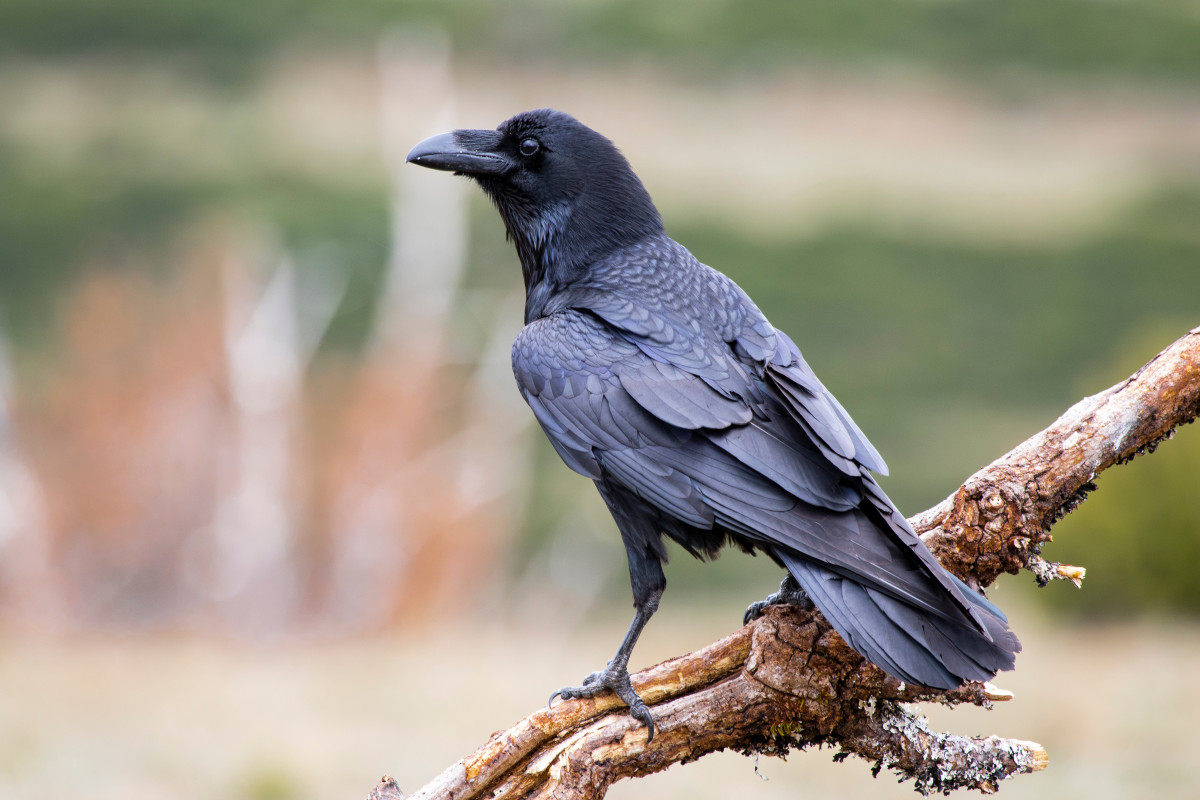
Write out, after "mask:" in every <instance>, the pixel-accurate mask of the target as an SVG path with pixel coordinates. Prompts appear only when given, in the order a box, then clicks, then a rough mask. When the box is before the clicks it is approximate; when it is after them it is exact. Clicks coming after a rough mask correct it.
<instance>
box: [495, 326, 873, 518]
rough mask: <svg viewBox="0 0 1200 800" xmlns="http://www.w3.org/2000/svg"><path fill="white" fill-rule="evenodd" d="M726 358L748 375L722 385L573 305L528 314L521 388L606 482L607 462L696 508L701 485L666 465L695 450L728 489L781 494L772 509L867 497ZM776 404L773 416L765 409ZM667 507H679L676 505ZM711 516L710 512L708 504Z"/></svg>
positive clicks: (571, 453)
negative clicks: (721, 470)
mask: <svg viewBox="0 0 1200 800" xmlns="http://www.w3.org/2000/svg"><path fill="white" fill-rule="evenodd" d="M726 350H727V352H728V348H726ZM727 361H728V363H727V364H726V365H724V366H723V367H722V370H723V371H724V372H726V373H730V374H732V373H737V374H738V375H739V376H740V377H739V378H737V380H736V381H734V380H732V379H730V380H727V381H725V383H724V384H723V385H714V383H716V381H715V380H708V381H706V380H704V379H703V378H701V377H698V376H697V375H695V374H694V373H693V372H691V371H688V370H686V369H684V368H683V367H680V366H677V365H675V364H672V363H668V362H666V361H665V360H660V359H658V358H654V357H652V356H651V355H650V354H648V353H647V352H646V350H645V349H644V348H643V347H639V346H638V345H637V344H636V343H635V342H634V341H631V339H630V337H628V336H627V335H625V332H621V331H618V330H615V329H613V328H612V327H611V326H610V325H608V324H607V323H606V322H605V321H603V320H602V319H599V318H597V317H596V316H593V315H592V314H589V313H585V312H580V311H573V310H572V311H565V312H561V313H558V314H554V315H552V316H550V317H545V318H542V319H540V320H537V321H535V322H533V323H531V324H530V325H528V326H526V328H525V329H524V330H523V331H522V332H521V334H520V335H519V336H518V337H517V340H516V342H515V343H514V345H513V371H514V374H515V375H516V378H517V383H518V385H519V386H520V388H521V393H522V394H523V395H524V397H525V399H526V401H527V402H528V403H529V405H530V407H531V408H532V409H533V412H534V415H535V416H536V417H537V419H538V421H539V422H540V423H541V425H542V427H543V429H544V430H545V431H546V434H547V436H548V437H549V438H550V441H551V443H552V444H553V445H554V447H555V449H556V450H557V451H558V453H559V455H560V456H562V458H563V460H564V461H565V462H566V463H567V465H568V466H570V467H571V468H572V469H574V470H575V471H576V472H579V473H581V474H583V475H586V476H588V477H590V478H593V479H598V478H600V477H601V475H602V472H603V471H604V470H605V469H607V470H608V471H609V472H612V473H614V474H619V475H620V476H621V479H622V481H623V482H625V483H627V484H628V485H627V488H629V489H631V490H633V491H635V492H637V493H638V494H640V495H642V496H647V497H648V496H650V495H654V494H656V493H658V492H660V491H661V490H660V488H659V486H658V484H660V483H666V484H672V483H674V484H678V488H679V490H680V492H682V493H684V494H686V495H688V496H689V497H690V498H691V500H690V501H689V503H690V504H691V505H694V504H695V502H697V499H698V498H699V495H698V493H697V492H698V490H697V488H696V485H695V482H694V481H692V480H690V479H688V480H685V476H686V474H687V472H686V470H684V471H680V470H679V469H678V465H671V464H670V463H669V462H671V461H672V460H673V459H674V455H672V453H675V454H676V455H679V456H681V457H684V456H683V454H685V453H686V454H688V455H687V456H686V457H691V458H696V459H705V458H707V459H709V460H714V459H715V461H714V465H715V464H720V463H722V462H725V463H727V468H726V474H725V476H724V477H725V479H726V480H727V481H728V482H729V486H731V487H737V488H738V489H740V490H742V491H744V492H745V493H746V495H745V496H746V497H751V496H754V495H761V494H762V493H763V492H764V491H765V492H767V493H769V494H771V495H773V496H777V499H775V500H774V501H772V503H771V504H772V505H774V506H780V505H784V506H786V507H789V508H790V507H791V506H792V505H794V504H795V502H796V500H797V499H799V500H802V501H804V502H805V503H808V504H811V505H813V506H817V507H823V508H831V509H836V510H846V509H849V508H853V507H854V506H855V505H857V504H858V503H859V502H861V500H862V493H861V491H860V490H859V489H858V488H856V487H855V486H853V485H852V484H850V483H848V482H847V481H845V480H844V478H845V476H844V475H843V474H842V473H840V472H838V471H837V470H836V469H834V468H833V467H832V466H831V465H830V463H829V462H828V460H827V459H825V458H824V457H823V456H822V455H821V453H820V451H819V450H818V449H817V448H816V447H815V446H813V445H811V444H810V443H808V442H807V439H806V437H805V435H804V433H803V431H801V430H800V429H799V428H798V427H797V426H796V425H795V424H793V423H791V422H790V421H789V419H788V415H787V413H786V412H785V411H784V409H783V408H782V406H780V405H779V404H778V403H774V404H773V405H771V406H768V398H766V397H765V396H762V397H756V399H754V400H753V401H751V400H748V399H747V396H748V395H758V394H760V393H761V389H760V388H758V386H757V382H756V381H754V380H753V379H752V377H751V376H750V375H748V374H747V373H746V371H745V369H744V368H743V367H742V366H741V365H740V364H738V363H737V361H736V360H735V359H733V358H732V355H729V356H727ZM711 374H712V373H711V372H710V375H711ZM731 386H732V387H733V388H730V387H731ZM768 408H769V409H770V413H772V414H773V415H774V416H775V417H777V419H776V420H774V421H773V420H771V419H768V418H766V417H765V416H764V415H765V414H767V413H768ZM702 443H703V447H702V446H701V445H702ZM701 450H703V453H701ZM675 451H678V452H677V453H676V452H675ZM686 457H685V460H686ZM714 477H715V476H714ZM720 482H721V481H720V479H717V483H718V484H719V483H720ZM759 484H762V488H759V486H758V485H759ZM685 487H690V488H687V490H686V492H685V491H684V489H685ZM681 497H682V495H681ZM659 499H660V500H661V499H662V498H659ZM676 499H678V498H676ZM663 510H669V511H670V512H671V513H676V514H678V513H679V512H680V511H681V509H680V506H679V503H678V502H672V503H671V504H670V508H669V509H668V508H664V509H663ZM690 516H691V517H692V518H691V519H688V520H687V521H689V522H691V523H692V524H695V522H694V517H695V515H690ZM704 516H705V517H706V522H708V521H710V520H711V514H710V513H708V512H706V513H705V515H704ZM681 518H682V517H681ZM707 526H708V525H705V527H707Z"/></svg>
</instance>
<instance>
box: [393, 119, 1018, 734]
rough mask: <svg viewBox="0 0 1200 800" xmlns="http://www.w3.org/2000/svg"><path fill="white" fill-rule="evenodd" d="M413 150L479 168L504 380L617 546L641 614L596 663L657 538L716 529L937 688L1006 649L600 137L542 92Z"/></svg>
mask: <svg viewBox="0 0 1200 800" xmlns="http://www.w3.org/2000/svg"><path fill="white" fill-rule="evenodd" d="M528 150H533V151H534V152H533V153H532V154H529V153H526V152H525V151H528ZM409 159H410V160H411V161H414V162H415V163H418V164H421V165H423V166H429V167H433V168H438V169H446V170H451V171H455V172H460V173H465V174H468V175H471V176H472V177H474V178H475V179H476V180H477V181H478V182H479V184H480V185H481V186H482V188H483V189H484V191H485V192H487V194H488V195H489V197H491V199H492V200H493V201H494V202H495V204H496V206H497V208H498V209H499V211H500V213H501V216H502V217H503V218H504V221H505V224H506V226H507V229H508V233H509V236H510V238H511V239H512V240H513V241H514V243H515V245H516V247H517V251H518V254H519V255H520V258H521V263H522V269H523V272H524V277H525V284H526V298H527V302H526V323H527V324H526V327H525V328H524V330H522V332H521V333H520V335H519V336H518V337H517V340H516V342H515V343H514V345H513V371H514V374H515V375H516V379H517V384H518V386H519V387H520V390H521V393H522V394H523V395H524V397H525V399H526V401H528V403H529V405H530V408H531V409H532V410H533V413H534V415H535V416H536V417H537V420H538V422H539V423H540V424H541V426H542V428H543V430H544V431H545V433H546V435H547V436H548V437H549V439H550V442H551V443H552V444H553V445H554V447H555V449H556V450H557V452H558V453H559V455H560V456H562V459H563V461H564V462H566V464H567V465H568V466H569V467H570V468H571V469H573V470H575V471H576V472H578V473H580V474H582V475H584V476H586V477H588V478H591V479H592V480H594V481H595V482H596V484H597V486H598V488H599V489H600V492H601V494H602V496H603V497H604V498H605V501H606V502H607V503H608V505H609V507H610V509H612V511H613V515H614V519H615V520H616V522H617V525H618V528H619V529H620V531H621V535H622V538H623V540H624V542H625V545H626V549H627V552H628V554H629V563H630V578H631V582H632V584H633V588H634V596H635V606H636V607H637V609H638V616H637V617H636V618H635V623H634V626H632V627H631V631H630V635H629V636H627V637H626V642H625V643H623V644H622V650H621V651H618V657H617V658H616V659H614V662H613V663H610V665H609V672H615V671H619V670H617V667H619V668H620V670H623V669H624V667H625V664H624V661H625V660H627V659H628V650H630V649H632V645H633V641H636V638H637V634H638V633H639V632H640V630H641V626H642V625H644V624H645V619H648V618H649V614H650V613H653V608H654V607H657V599H658V595H660V594H661V591H662V588H663V586H664V585H665V581H664V580H663V579H662V573H661V568H660V566H659V563H660V561H662V560H663V559H664V558H665V556H666V553H665V548H664V543H663V537H664V536H665V537H669V538H671V539H674V540H675V541H677V542H678V543H679V544H681V545H682V546H683V547H685V548H686V549H687V550H689V551H690V552H692V553H693V554H695V555H712V554H715V552H716V551H717V550H718V549H719V548H720V547H721V546H722V545H724V544H726V543H728V542H733V543H735V544H737V545H739V546H741V547H742V548H744V549H749V550H757V551H762V552H765V553H767V554H768V555H770V556H771V557H772V558H774V559H775V560H776V561H778V562H780V563H781V564H783V565H785V566H786V568H787V569H788V571H789V572H790V573H791V574H792V576H794V578H795V579H796V580H797V581H798V582H799V584H800V585H801V586H802V587H803V588H804V590H805V591H806V592H807V594H808V595H809V596H810V597H811V598H812V600H813V601H814V602H815V603H816V605H817V606H818V607H819V608H820V609H821V611H822V612H823V613H824V614H825V616H826V617H827V618H828V619H829V620H830V622H831V623H832V624H833V625H834V627H835V628H836V629H837V630H838V631H839V633H841V634H842V636H843V637H845V638H846V640H847V641H848V642H849V643H850V644H851V645H852V646H853V647H854V648H855V649H857V650H858V651H859V652H860V653H862V654H863V655H864V656H866V657H867V658H869V659H870V660H871V661H873V662H874V663H875V664H877V665H878V666H880V667H882V668H883V669H884V670H886V671H887V672H889V673H890V674H892V675H894V676H895V677H897V678H900V679H902V680H904V681H909V682H913V683H919V684H924V685H927V686H932V687H937V688H951V687H954V686H957V685H958V684H960V683H961V682H962V681H963V680H986V679H988V678H990V677H992V676H993V675H994V674H995V673H996V671H997V670H1000V669H1008V668H1011V667H1012V665H1013V660H1014V654H1015V653H1016V652H1018V651H1019V650H1020V645H1019V643H1018V642H1017V639H1016V637H1015V636H1014V635H1013V634H1012V633H1011V632H1010V631H1009V630H1008V626H1007V623H1006V621H1005V618H1004V616H1003V614H1001V613H1000V611H999V610H998V609H996V608H995V606H993V605H992V604H991V603H989V602H988V601H987V600H986V599H984V598H983V597H982V596H981V595H979V594H978V593H976V592H974V591H972V590H971V589H969V588H968V587H966V586H965V585H963V584H962V583H961V582H959V581H958V580H957V579H955V578H953V577H952V576H951V575H950V574H949V573H947V572H946V571H945V570H944V569H942V568H941V566H939V565H938V564H937V562H936V561H935V560H934V559H933V557H932V555H931V554H930V553H929V551H928V550H927V549H926V548H925V546H924V545H923V544H922V543H921V542H920V540H919V539H918V538H917V536H916V535H915V534H914V533H913V531H912V530H911V528H910V527H909V526H908V524H907V523H906V522H905V520H904V517H903V516H902V515H901V514H900V513H899V512H898V511H897V510H896V508H895V507H894V506H893V504H892V503H891V501H890V500H888V498H887V496H886V495H885V494H884V493H883V491H882V490H881V489H880V487H879V485H878V484H877V483H876V481H875V479H874V477H873V476H872V474H871V473H872V472H879V473H884V474H886V466H885V464H884V462H883V459H882V458H881V457H880V456H879V454H878V453H877V452H876V450H875V449H874V448H873V447H872V446H871V444H870V442H868V441H867V438H866V436H864V435H863V433H862V432H861V431H860V430H859V429H858V427H857V426H856V425H855V424H854V422H853V420H851V418H850V416H849V415H848V414H847V413H846V411H845V410H844V409H843V408H842V407H841V405H840V404H839V403H838V402H837V400H835V399H834V397H833V396H832V395H831V394H830V393H829V392H828V391H827V390H826V389H825V387H824V386H822V384H821V382H820V381H819V380H817V378H816V376H815V375H814V374H813V372H812V370H811V369H810V368H809V367H808V365H807V364H806V363H805V361H804V359H803V357H802V356H801V355H800V351H799V350H798V349H797V347H796V345H795V344H794V343H793V342H792V341H791V339H789V338H788V337H787V336H786V335H785V334H783V333H782V332H780V331H777V330H775V329H774V328H773V327H772V326H771V324H770V323H769V322H768V321H767V319H766V318H765V317H764V316H763V314H762V313H761V312H760V311H759V309H758V307H757V306H755V305H754V303H753V302H752V301H751V300H750V298H749V297H747V296H746V294H745V293H744V292H743V291H742V290H741V289H740V288H739V287H738V286H737V285H736V284H734V283H733V281H731V280H730V279H729V278H727V277H725V276H724V275H722V274H721V273H719V272H717V271H715V270H713V269H711V268H709V267H707V266H705V265H703V264H701V263H700V262H699V261H697V260H696V259H695V258H694V257H693V256H692V255H691V253H689V252H688V251H687V250H686V249H685V248H684V247H683V246H682V245H680V244H678V243H677V242H675V241H673V240H672V239H670V238H669V237H668V236H667V235H666V233H665V232H664V231H663V227H662V222H661V219H660V217H659V215H658V212H657V211H656V210H655V208H654V205H653V203H652V202H651V201H650V198H649V195H648V194H647V193H646V191H645V189H644V187H643V186H642V184H641V182H640V181H639V180H638V178H637V177H636V175H634V173H633V171H632V170H631V169H630V167H629V165H628V163H627V162H626V161H625V159H624V158H623V157H622V156H621V155H620V153H619V152H618V151H617V149H616V148H615V147H614V146H613V145H612V144H611V143H610V142H609V141H608V140H607V139H605V138H604V137H602V136H600V135H599V134H597V133H595V132H594V131H592V130H590V129H589V128H587V127H585V126H584V125H582V124H581V123H579V122H578V121H576V120H575V119H573V118H571V117H569V116H567V115H565V114H562V113H560V112H555V111H549V110H539V111H533V112H527V113H525V114H520V115H518V116H516V117H514V118H512V119H510V120H508V121H507V122H505V123H504V124H502V125H501V126H500V127H499V129H497V131H458V132H454V133H452V134H444V135H442V136H441V137H435V138H434V139H430V140H427V141H426V142H423V143H422V144H421V145H418V146H417V148H415V149H414V151H413V153H412V154H410V156H409ZM796 280H798V281H803V268H802V265H798V268H797V274H796ZM647 609H648V610H647ZM622 655H623V656H624V658H623V659H622ZM617 662H620V663H617ZM614 664H616V666H614ZM600 674H601V673H597V675H600ZM606 674H607V673H606ZM607 679H608V680H609V683H605V684H604V685H605V686H610V684H611V683H612V682H613V681H614V680H616V679H615V678H614V677H613V675H611V674H608V675H607ZM590 680H592V681H593V684H595V682H596V681H599V680H600V679H599V678H597V677H596V676H595V675H594V676H591V678H590ZM626 683H627V679H626ZM588 685H589V684H586V683H585V687H586V686H588ZM610 688H612V687H611V686H610ZM578 691H581V690H567V692H568V695H567V696H578V694H570V692H578ZM619 693H620V692H619ZM628 694H632V690H631V689H630V690H629V692H628ZM622 696H623V697H626V700H627V702H630V703H631V705H633V704H634V701H636V695H633V696H632V697H633V699H632V700H631V699H630V698H629V697H627V696H626V694H622ZM637 702H639V703H640V701H637ZM642 710H644V707H642ZM635 713H638V710H637V709H636V708H635Z"/></svg>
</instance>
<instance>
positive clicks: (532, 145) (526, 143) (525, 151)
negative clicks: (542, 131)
mask: <svg viewBox="0 0 1200 800" xmlns="http://www.w3.org/2000/svg"><path fill="white" fill-rule="evenodd" d="M541 147H542V143H541V142H539V141H538V140H537V139H525V140H523V141H522V142H521V147H520V150H521V155H523V156H525V157H526V158H528V157H529V156H531V155H533V154H534V153H536V152H537V151H538V150H540V149H541Z"/></svg>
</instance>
